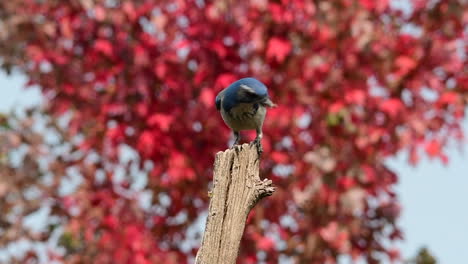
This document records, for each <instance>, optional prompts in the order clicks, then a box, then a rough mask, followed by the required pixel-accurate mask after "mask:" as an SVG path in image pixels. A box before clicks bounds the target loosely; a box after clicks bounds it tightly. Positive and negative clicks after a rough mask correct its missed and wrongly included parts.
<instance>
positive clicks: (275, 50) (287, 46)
mask: <svg viewBox="0 0 468 264" xmlns="http://www.w3.org/2000/svg"><path fill="white" fill-rule="evenodd" d="M291 49H292V46H291V43H290V42H289V41H288V40H285V39H281V38H278V37H273V38H271V39H270V41H269V42H268V48H267V51H266V56H267V58H269V59H275V60H276V61H278V62H279V63H282V62H283V61H284V59H285V58H286V56H287V55H288V54H289V52H291Z"/></svg>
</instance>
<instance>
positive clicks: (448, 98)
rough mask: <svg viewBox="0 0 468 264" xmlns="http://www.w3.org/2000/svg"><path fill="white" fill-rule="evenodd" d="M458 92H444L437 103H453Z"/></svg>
mask: <svg viewBox="0 0 468 264" xmlns="http://www.w3.org/2000/svg"><path fill="white" fill-rule="evenodd" d="M458 98H459V96H458V94H457V93H455V92H445V93H443V94H442V95H441V96H440V98H439V100H438V101H437V103H439V104H442V105H445V104H453V103H455V102H457V101H458Z"/></svg>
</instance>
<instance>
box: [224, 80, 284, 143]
mask: <svg viewBox="0 0 468 264" xmlns="http://www.w3.org/2000/svg"><path fill="white" fill-rule="evenodd" d="M274 106H276V105H275V104H274V103H273V102H272V101H271V100H270V98H269V96H268V89H267V87H266V86H265V85H264V84H263V83H262V82H260V81H259V80H257V79H255V78H243V79H240V80H238V81H236V82H234V83H232V84H231V85H229V86H228V87H227V88H226V89H224V90H222V91H221V92H220V93H219V94H218V95H217V96H216V108H217V109H218V110H219V111H220V112H221V116H222V117H223V120H224V122H225V123H226V124H227V125H228V126H229V127H230V128H231V129H232V130H233V132H234V135H235V137H236V139H235V142H234V145H236V144H237V143H238V142H239V140H240V133H239V131H241V130H250V129H255V130H256V131H257V137H256V138H255V140H254V143H256V144H257V145H258V146H259V150H260V151H261V144H260V140H261V138H262V136H263V133H262V126H263V121H264V119H265V115H266V109H267V108H268V107H274Z"/></svg>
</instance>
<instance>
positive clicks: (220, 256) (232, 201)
mask: <svg viewBox="0 0 468 264" xmlns="http://www.w3.org/2000/svg"><path fill="white" fill-rule="evenodd" d="M259 164H260V156H259V154H258V151H257V147H256V146H255V145H249V144H243V145H242V146H236V147H235V148H233V149H228V150H226V151H224V152H218V153H217V154H216V158H215V163H214V176H213V189H212V191H211V201H210V205H209V209H208V219H207V221H206V226H205V233H204V235H203V240H202V244H201V247H200V249H199V250H198V253H197V257H196V259H195V263H196V264H231V263H232V264H234V263H236V259H237V256H238V253H239V245H240V241H241V238H242V234H243V233H244V227H245V222H246V220H247V216H248V214H249V212H250V210H251V209H252V208H253V207H254V206H255V205H256V204H257V203H258V201H260V200H261V199H262V198H263V197H266V196H270V195H272V194H273V192H274V191H275V188H274V187H273V186H272V181H271V180H268V179H264V180H261V179H260V176H259Z"/></svg>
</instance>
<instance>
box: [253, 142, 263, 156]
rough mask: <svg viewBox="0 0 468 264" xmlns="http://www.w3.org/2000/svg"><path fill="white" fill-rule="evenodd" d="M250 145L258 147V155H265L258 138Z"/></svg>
mask: <svg viewBox="0 0 468 264" xmlns="http://www.w3.org/2000/svg"><path fill="white" fill-rule="evenodd" d="M250 145H251V146H252V145H255V146H256V147H257V152H258V155H262V153H263V147H262V142H260V139H258V138H256V139H255V140H254V141H252V142H250Z"/></svg>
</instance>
